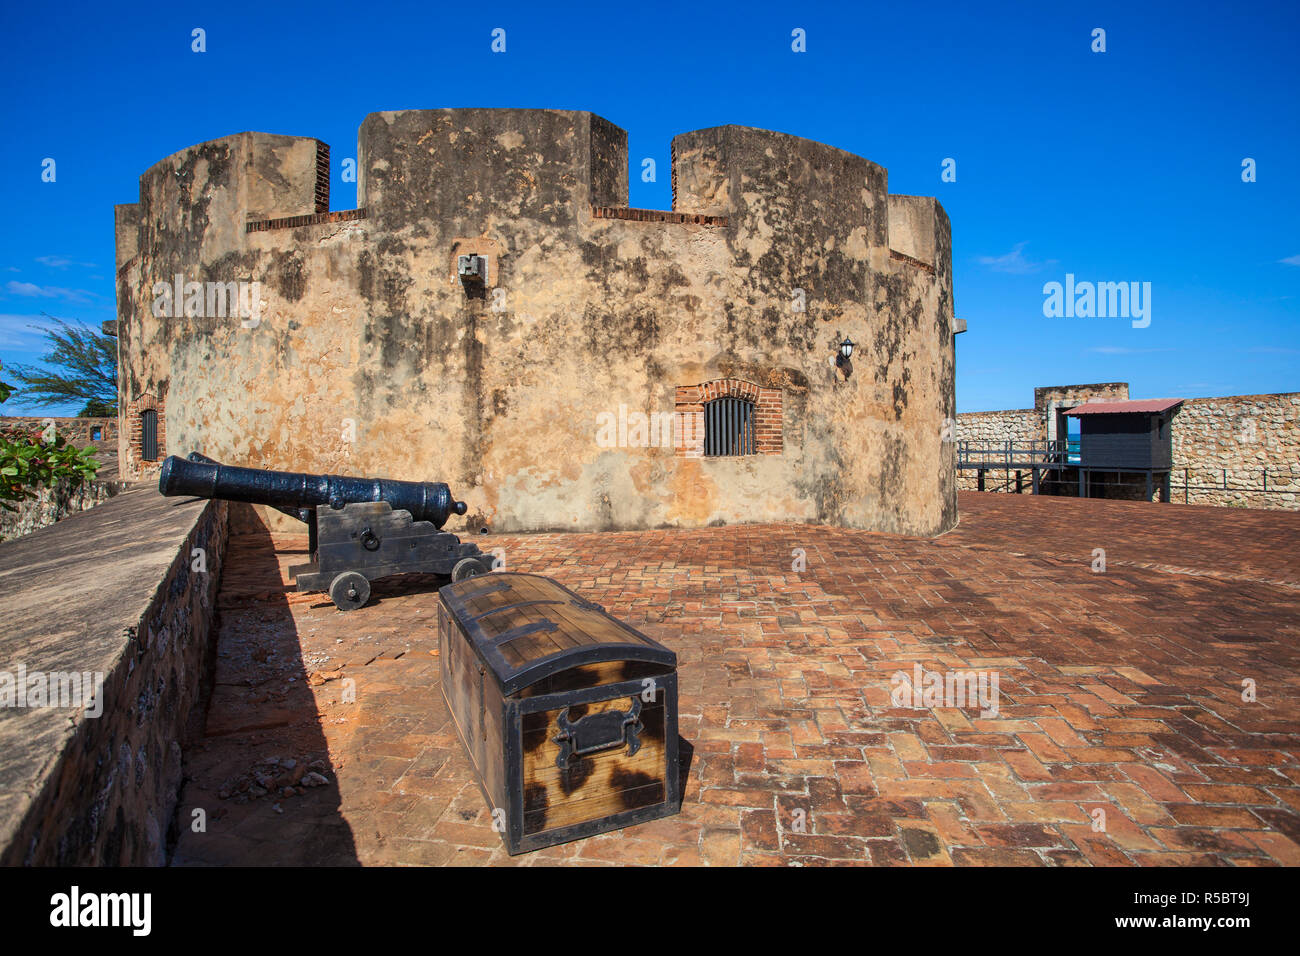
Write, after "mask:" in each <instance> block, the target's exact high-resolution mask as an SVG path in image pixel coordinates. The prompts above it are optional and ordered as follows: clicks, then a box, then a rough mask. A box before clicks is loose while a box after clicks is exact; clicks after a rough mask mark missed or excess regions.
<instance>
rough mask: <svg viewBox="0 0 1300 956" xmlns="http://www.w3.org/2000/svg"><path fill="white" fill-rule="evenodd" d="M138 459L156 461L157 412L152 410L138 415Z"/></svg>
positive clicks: (149, 409)
mask: <svg viewBox="0 0 1300 956" xmlns="http://www.w3.org/2000/svg"><path fill="white" fill-rule="evenodd" d="M140 458H141V459H142V460H143V461H157V460H158V412H157V410H155V409H152V408H146V409H145V410H144V411H143V412H141V413H140Z"/></svg>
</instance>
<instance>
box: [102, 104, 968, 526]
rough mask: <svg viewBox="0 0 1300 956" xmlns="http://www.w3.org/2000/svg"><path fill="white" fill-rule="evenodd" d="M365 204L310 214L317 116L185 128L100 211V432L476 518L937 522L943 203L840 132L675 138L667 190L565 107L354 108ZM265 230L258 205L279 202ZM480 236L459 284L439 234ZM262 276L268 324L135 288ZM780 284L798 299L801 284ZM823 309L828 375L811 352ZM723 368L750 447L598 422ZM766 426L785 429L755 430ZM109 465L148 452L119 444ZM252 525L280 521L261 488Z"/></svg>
mask: <svg viewBox="0 0 1300 956" xmlns="http://www.w3.org/2000/svg"><path fill="white" fill-rule="evenodd" d="M358 140H359V141H358V205H359V207H361V208H359V209H357V210H355V211H354V213H353V214H351V215H348V216H343V215H341V214H340V213H337V212H330V213H321V212H320V210H319V192H318V184H319V181H318V178H317V157H318V155H319V148H318V147H319V144H318V143H317V141H315V140H310V139H303V138H297V137H288V136H272V135H268V134H262V133H242V134H239V135H237V136H232V137H226V138H225V139H220V140H214V141H212V142H208V143H203V144H200V145H198V146H194V147H191V148H190V149H187V150H184V151H182V152H180V153H177V154H176V155H174V156H171V157H168V158H167V159H165V160H163V161H161V162H160V163H158V164H156V165H155V166H154V167H152V168H151V169H149V170H148V171H146V172H145V173H144V175H143V176H142V177H141V180H140V195H139V201H138V202H137V203H133V204H130V205H123V206H119V207H117V211H116V212H117V261H118V273H117V280H118V286H117V288H118V313H119V322H118V332H119V339H118V341H119V366H120V369H119V371H120V374H119V382H120V389H121V395H120V399H121V402H120V408H121V410H122V412H121V414H122V424H121V431H122V433H123V434H124V435H133V434H134V431H133V429H134V422H135V420H136V418H137V417H138V416H139V415H140V414H141V413H142V411H143V410H145V409H148V408H152V409H155V410H156V411H157V412H158V420H159V437H160V441H161V443H162V446H163V450H162V454H163V455H166V454H179V455H185V454H188V453H189V452H190V451H192V450H195V449H200V450H202V451H204V452H206V453H207V454H209V455H211V456H213V457H215V458H217V459H219V460H222V461H225V462H227V463H230V464H236V465H245V466H252V467H265V468H278V469H289V470H294V471H309V472H318V473H334V474H357V475H375V476H382V477H390V478H399V479H407V480H425V481H431V480H444V481H447V482H448V483H449V484H450V485H451V487H452V490H453V492H454V493H455V494H456V496H457V497H458V498H461V499H463V500H465V501H467V502H468V504H469V509H470V511H469V514H468V515H467V516H466V517H465V518H464V519H453V521H452V522H451V523H449V529H450V530H453V531H459V532H462V533H463V532H464V531H465V530H467V529H468V530H469V531H471V532H477V531H479V530H480V528H481V527H487V528H491V529H493V530H498V531H540V530H575V531H577V530H605V529H635V528H654V527H700V526H706V525H710V524H721V523H731V522H743V521H773V520H776V521H791V520H794V521H810V522H825V523H832V524H840V525H844V526H848V527H858V528H869V529H873V530H880V531H894V532H902V533H909V534H937V533H939V532H942V531H944V530H946V529H947V528H950V527H951V526H952V525H953V523H954V522H955V520H956V496H955V483H954V481H953V476H952V470H951V463H950V461H949V460H948V458H947V457H946V456H945V454H944V449H943V447H942V442H941V439H940V436H939V435H938V431H937V428H936V426H935V423H936V422H940V421H943V420H944V419H946V418H950V417H951V416H952V415H953V414H954V412H955V406H954V394H953V371H954V359H953V328H954V321H953V305H952V275H951V243H950V233H949V224H948V219H947V216H946V214H945V213H944V211H943V209H942V207H941V206H940V205H939V204H938V203H937V201H935V200H934V199H932V198H929V197H914V196H897V195H890V194H889V192H888V188H887V175H886V171H885V170H884V169H883V168H881V167H880V166H878V165H876V164H874V163H871V162H869V161H868V160H866V159H863V158H862V157H859V156H855V155H852V154H850V153H847V152H844V151H843V150H839V149H835V148H833V147H831V146H826V145H823V144H819V143H813V142H810V141H807V140H802V139H799V138H797V137H794V136H789V135H785V134H782V133H774V132H769V131H765V130H756V129H750V128H747V127H739V126H723V127H717V128H713V129H706V130H697V131H694V132H690V133H685V134H683V135H681V136H678V137H676V138H675V139H674V141H673V169H672V174H673V180H674V185H675V190H674V193H675V197H676V199H675V207H674V211H673V212H672V213H666V212H654V211H645V210H630V209H627V208H626V207H627V202H628V156H627V134H626V133H625V132H624V131H623V130H621V129H619V128H618V127H616V126H614V125H613V124H612V123H609V122H608V121H606V120H604V119H602V118H600V117H598V116H595V115H593V114H590V113H585V112H570V111H558V110H510V109H447V110H407V111H399V112H384V113H373V114H371V115H369V116H367V117H366V118H365V120H364V122H363V123H362V125H361V129H360V132H359V136H358ZM273 226H274V228H273ZM469 254H474V255H481V256H485V257H486V258H487V260H488V270H487V272H488V275H487V281H486V283H485V284H484V285H483V286H477V285H476V284H473V283H470V284H466V283H463V282H462V281H461V280H460V278H459V276H458V275H457V272H456V259H457V256H458V255H469ZM176 275H181V276H182V277H183V280H184V282H190V281H193V282H201V283H205V284H206V283H214V284H215V283H218V282H221V283H227V282H230V283H233V282H238V281H248V282H253V281H256V282H260V283H262V284H263V286H264V288H263V293H264V298H265V300H266V302H267V307H266V309H265V310H264V313H263V318H262V320H261V322H260V324H258V325H256V326H255V327H248V326H245V324H244V323H241V322H240V321H239V319H238V318H233V319H232V318H230V317H229V316H224V317H223V316H214V315H207V314H204V315H202V316H199V315H186V316H184V317H182V318H174V317H173V318H159V317H157V316H156V315H155V314H154V309H153V306H154V305H156V296H155V293H154V291H153V290H154V288H155V285H156V283H159V282H163V283H166V282H171V281H173V280H174V277H175V276H176ZM796 303H797V306H798V307H796ZM846 336H848V337H851V338H852V339H853V340H854V341H855V342H857V343H858V352H857V353H855V355H854V357H853V370H852V375H851V376H850V377H848V378H847V379H846V378H845V377H844V376H843V375H842V374H841V371H840V370H839V369H838V368H837V367H836V366H835V362H834V359H835V353H836V349H837V347H838V345H839V343H840V341H841V340H843V339H844V338H845V337H846ZM719 383H739V384H738V385H736V387H737V388H738V389H741V390H742V391H743V392H748V391H753V392H755V393H757V394H760V395H766V394H767V393H768V392H770V391H773V390H775V391H778V392H779V397H780V401H779V403H778V402H777V401H775V396H774V397H773V399H772V400H770V401H766V402H764V403H763V407H762V408H761V409H760V411H761V412H762V413H763V414H764V415H765V416H769V417H774V416H778V415H779V417H780V422H779V426H778V425H774V424H772V423H771V422H769V421H767V420H766V419H765V420H764V422H763V423H762V424H763V426H764V436H763V437H764V448H763V451H764V453H763V454H758V455H753V456H747V457H739V458H721V457H707V458H706V457H700V456H696V455H692V454H678V452H677V449H676V448H674V447H662V446H651V447H613V448H611V447H605V446H603V445H602V444H601V443H600V441H599V417H600V416H602V415H611V414H618V413H619V412H620V410H621V409H622V408H624V407H626V409H627V410H629V411H631V412H635V413H638V414H642V413H643V414H646V415H650V414H654V413H664V414H667V415H673V416H676V418H677V419H678V426H679V430H680V432H681V433H682V434H689V435H690V437H691V439H692V440H694V439H695V438H696V437H697V436H695V435H694V432H693V430H692V429H691V426H692V425H694V424H695V423H696V416H697V415H698V409H696V408H694V407H690V403H686V405H684V406H682V407H680V408H679V405H678V396H679V393H678V389H681V388H696V387H698V388H700V389H701V390H702V391H707V390H708V389H709V387H711V386H718V385H719ZM776 427H779V439H778V438H777V437H776V434H775V433H774V432H773V431H772V429H773V428H776ZM121 465H122V470H123V474H124V475H127V476H130V477H137V476H138V477H144V476H146V475H148V474H150V473H152V471H153V470H154V468H155V467H156V463H153V462H142V461H140V460H138V456H137V449H136V447H135V444H134V442H133V441H128V442H124V443H123V445H122V456H121ZM260 513H261V514H262V515H263V517H264V518H265V519H266V520H267V521H268V523H270V524H271V525H272V526H273V527H275V528H279V527H288V522H289V519H287V518H284V517H283V516H281V515H279V514H278V513H276V512H267V511H266V510H265V509H262V510H261V512H260Z"/></svg>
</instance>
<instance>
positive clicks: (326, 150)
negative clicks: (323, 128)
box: [316, 140, 330, 214]
mask: <svg viewBox="0 0 1300 956" xmlns="http://www.w3.org/2000/svg"><path fill="white" fill-rule="evenodd" d="M329 211H330V144H329V143H322V142H321V141H320V140H316V212H317V213H318V214H319V213H327V212H329Z"/></svg>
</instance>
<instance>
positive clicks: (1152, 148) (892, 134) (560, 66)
mask: <svg viewBox="0 0 1300 956" xmlns="http://www.w3.org/2000/svg"><path fill="white" fill-rule="evenodd" d="M1135 6H1137V5H1134V4H1131V3H1039V4H1033V3H1023V2H1022V3H1006V4H996V3H979V4H969V3H947V4H946V3H929V4H925V5H923V6H918V5H915V4H901V3H881V4H875V3H845V4H838V5H837V4H817V5H813V4H805V3H785V4H778V3H746V4H727V3H705V4H701V3H673V4H668V3H653V2H645V3H637V4H619V5H605V4H595V5H590V6H583V5H579V6H576V7H575V6H574V5H572V4H555V5H546V4H513V3H493V4H430V3H418V4H385V3H381V2H374V3H366V4H334V3H329V2H315V3H311V4H277V3H271V2H263V3H258V4H244V3H234V2H232V3H212V4H184V3H180V4H162V3H149V2H143V3H138V4H128V5H118V4H111V5H110V4H94V5H90V4H86V5H81V4H76V3H73V4H66V5H60V6H58V7H57V8H51V7H49V6H48V5H45V6H42V5H37V4H6V5H5V7H4V9H3V11H2V12H0V44H2V45H3V52H4V55H3V57H0V75H2V76H3V90H4V93H5V95H4V96H3V97H0V116H2V124H0V125H2V128H3V129H4V146H3V149H0V184H2V185H0V197H2V199H3V207H4V209H5V210H6V212H7V215H8V220H9V227H8V228H7V229H5V230H4V231H3V232H2V233H0V362H3V363H5V364H9V363H11V362H30V361H32V360H33V359H34V358H35V357H36V356H37V355H38V354H39V353H40V351H41V344H42V341H41V338H40V336H39V333H36V332H33V331H32V330H31V329H29V328H28V326H29V325H30V324H32V323H37V322H40V321H41V318H40V313H41V312H42V311H44V312H48V313H50V314H52V315H56V316H61V317H66V318H77V319H82V320H85V321H87V322H90V323H94V324H95V325H98V323H99V322H101V321H102V320H104V319H110V318H113V317H114V283H113V205H114V204H115V203H125V202H134V201H135V199H136V198H137V183H138V177H139V175H140V173H142V172H143V171H144V170H145V169H146V168H148V167H149V166H150V165H151V164H153V163H154V162H156V161H157V160H159V159H161V158H162V157H164V156H166V155H168V154H170V153H173V152H175V151H177V150H179V149H183V148H184V147H186V146H189V145H191V144H193V143H197V142H201V141H203V140H208V139H213V138H215V137H218V136H223V135H226V134H229V133H234V132H239V131H241V130H245V129H255V130H262V131H266V132H272V133H288V134H295V135H303V136H315V137H319V138H320V139H323V140H325V141H326V142H328V143H330V144H331V149H332V160H333V163H334V167H335V178H334V183H333V193H332V197H331V205H332V207H333V208H335V209H347V208H351V207H352V206H353V205H354V200H355V187H354V186H353V185H351V184H346V183H343V182H341V181H340V178H339V175H338V174H339V169H340V166H341V163H342V160H343V159H345V158H347V157H351V156H355V155H356V131H357V127H358V126H359V125H360V123H361V120H362V118H363V117H364V116H365V115H366V114H367V113H369V112H373V111H376V110H385V109H404V108H433V107H442V106H525V107H547V108H560V109H588V110H592V111H594V112H597V113H599V114H601V115H603V116H605V117H606V118H608V119H610V120H611V121H613V122H615V123H617V124H618V125H620V126H622V127H623V128H625V129H627V130H628V133H629V152H630V155H631V157H632V177H631V179H632V196H631V200H632V205H634V206H641V207H648V208H658V209H667V208H670V206H671V198H670V185H669V172H668V170H669V158H668V149H669V141H670V140H671V138H672V137H673V136H674V135H675V134H677V133H680V132H683V131H686V130H691V129H698V128H702V127H708V126H715V125H720V124H725V123H737V124H743V125H748V126H758V127H764V128H767V129H775V130H781V131H784V132H789V133H794V134H797V135H799V136H804V137H808V138H810V139H815V140H820V141H822V142H826V143H830V144H833V145H835V146H839V147H841V148H844V149H847V150H850V151H851V152H855V153H858V154H860V155H863V156H865V157H867V158H869V159H871V160H873V161H874V162H877V163H880V164H881V165H883V166H885V167H886V168H887V169H888V170H889V186H890V189H891V191H893V192H897V193H912V194H928V195H935V196H938V197H939V199H940V200H941V201H942V203H943V205H944V207H945V209H946V210H947V212H948V215H949V217H950V218H951V220H952V226H953V268H954V275H955V298H956V307H957V315H958V316H959V317H961V318H964V319H965V320H966V321H967V323H968V325H969V331H968V332H966V333H965V334H964V335H962V336H960V337H959V338H958V340H957V404H958V409H959V410H960V411H977V410H981V409H994V408H1021V407H1026V406H1028V405H1031V404H1032V402H1033V388H1034V386H1036V385H1056V384H1067V383H1081V382H1101V381H1117V380H1118V381H1127V382H1129V383H1130V385H1131V390H1132V394H1133V395H1134V397H1162V396H1180V397H1192V396H1198V395H1232V394H1247V393H1255V392H1273V391H1297V390H1300V376H1297V375H1296V371H1295V370H1296V368H1297V365H1300V335H1298V334H1297V318H1300V228H1297V223H1298V222H1300V186H1298V185H1297V183H1298V182H1300V165H1298V164H1297V159H1298V157H1300V96H1298V95H1297V94H1298V93H1300V82H1298V80H1300V57H1297V55H1296V53H1295V50H1296V47H1297V40H1298V39H1300V4H1297V3H1294V2H1291V3H1255V4H1250V5H1242V4H1235V5H1234V4H1229V3H1222V4H1214V5H1211V4H1205V3H1195V2H1178V3H1154V4H1142V5H1140V8H1138V9H1135V8H1134V7H1135ZM51 10H56V11H57V12H50V11H51ZM195 27H201V28H203V29H204V30H205V31H206V39H207V52H205V53H201V54H200V53H194V52H192V51H191V30H192V29H194V28H195ZM496 27H501V28H504V29H505V30H506V52H505V53H504V54H494V53H492V52H491V50H490V43H491V31H492V30H493V28H496ZM795 28H800V29H803V30H805V31H806V36H807V52H806V53H794V52H792V50H791V31H792V30H794V29H795ZM1095 28H1102V29H1104V30H1105V31H1106V52H1105V53H1094V52H1092V50H1091V45H1092V43H1093V39H1092V31H1093V30H1094V29H1095ZM46 157H49V158H53V159H54V160H55V162H56V180H55V182H53V183H47V182H42V180H41V171H42V161H43V160H44V159H45V158H46ZM643 157H652V158H654V159H655V160H656V163H657V165H658V170H659V176H658V181H657V182H654V183H643V182H641V181H640V176H639V172H640V168H641V164H640V161H641V159H642V158H643ZM945 158H952V159H954V160H956V173H957V179H956V182H942V181H941V179H940V174H941V164H942V162H943V160H944V159H945ZM1246 158H1251V159H1253V160H1255V163H1256V169H1257V180H1256V181H1255V182H1253V183H1244V182H1242V161H1243V160H1244V159H1246ZM1288 260H1289V261H1288ZM1067 273H1071V274H1073V275H1075V276H1076V278H1077V280H1078V281H1108V282H1119V281H1125V282H1149V283H1151V290H1152V291H1151V323H1150V325H1149V326H1148V327H1146V328H1133V327H1132V323H1131V321H1130V320H1129V319H1126V318H1048V317H1045V316H1044V314H1043V302H1044V295H1043V285H1044V283H1046V282H1049V281H1059V282H1064V280H1065V275H1066V274H1067ZM20 407H21V404H20V402H19V401H18V400H17V399H15V400H13V401H11V402H10V403H9V404H8V405H6V406H5V410H6V411H9V412H11V413H12V411H16V410H18V409H19V408H20Z"/></svg>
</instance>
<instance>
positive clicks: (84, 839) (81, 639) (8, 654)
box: [0, 488, 227, 866]
mask: <svg viewBox="0 0 1300 956" xmlns="http://www.w3.org/2000/svg"><path fill="white" fill-rule="evenodd" d="M226 532H227V507H226V505H225V504H224V503H222V502H215V503H208V502H203V503H198V504H195V503H190V502H180V501H173V500H169V499H164V498H162V497H160V496H159V495H158V493H157V491H156V490H154V489H150V488H136V489H132V490H130V491H127V492H124V493H123V494H121V495H118V496H117V497H115V498H114V499H113V500H112V501H109V502H106V503H105V504H103V505H101V506H100V507H98V508H95V509H94V510H92V511H90V512H87V513H85V514H79V515H73V516H72V517H70V518H68V519H67V520H66V521H62V522H60V523H59V524H57V525H54V526H53V527H49V528H44V529H41V530H40V531H37V532H36V533H34V534H32V535H29V536H27V537H25V538H22V539H20V540H18V541H14V542H8V543H5V544H3V545H0V671H3V672H5V673H7V674H10V675H13V674H15V673H16V672H17V670H18V667H19V666H20V665H21V666H22V667H24V668H25V669H26V673H27V674H28V675H29V676H30V675H31V674H32V673H33V672H41V673H47V674H48V673H78V674H80V673H101V674H103V675H104V684H103V689H102V691H101V692H100V695H99V699H100V700H101V702H102V714H101V715H100V716H97V717H96V716H91V714H90V713H88V712H87V711H86V709H85V708H84V707H72V708H68V707H50V706H40V707H33V706H26V707H15V706H7V707H0V747H2V748H3V751H4V754H5V766H4V771H5V772H4V774H3V776H2V777H0V865H3V866H12V865H36V866H45V865H76V866H119V865H122V866H126V865H158V864H162V863H163V862H165V854H166V840H167V830H168V827H169V825H170V822H171V820H172V816H173V813H174V810H175V805H176V800H177V796H178V793H179V785H180V774H181V750H180V748H181V744H182V743H183V742H184V741H185V739H186V736H187V732H192V731H193V729H194V727H193V726H192V721H193V720H194V719H195V717H196V715H198V714H200V713H201V711H200V709H199V704H200V702H201V700H202V697H203V693H204V689H205V687H206V686H207V685H208V684H210V680H211V675H210V671H209V669H210V666H211V659H212V645H211V639H212V630H211V625H212V616H213V609H214V607H215V600H216V592H217V585H218V581H219V578H220V573H221V566H222V560H223V557H224V555H225V546H226ZM196 549H201V553H202V555H203V558H202V566H201V567H200V566H199V559H198V558H197V556H196V555H195V551H196Z"/></svg>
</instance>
